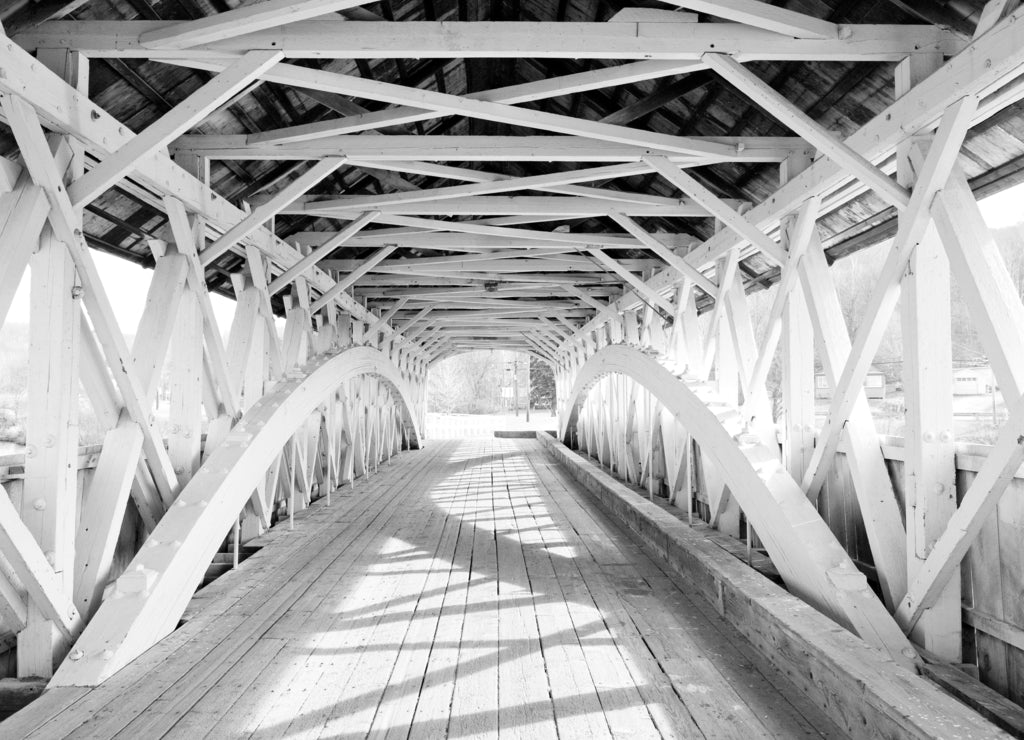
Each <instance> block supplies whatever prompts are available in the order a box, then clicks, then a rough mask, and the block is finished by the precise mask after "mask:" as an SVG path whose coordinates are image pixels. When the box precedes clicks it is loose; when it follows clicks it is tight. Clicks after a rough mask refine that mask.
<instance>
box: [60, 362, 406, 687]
mask: <svg viewBox="0 0 1024 740" xmlns="http://www.w3.org/2000/svg"><path fill="white" fill-rule="evenodd" d="M362 375H372V376H376V377H377V378H379V379H381V380H382V381H384V383H385V384H386V385H387V386H388V387H389V388H390V390H391V392H392V394H394V396H395V397H396V399H397V400H398V401H399V406H400V408H401V412H402V416H403V424H404V426H405V433H406V438H407V439H408V440H409V444H410V447H412V448H418V447H419V446H420V440H421V437H420V430H419V424H418V423H417V420H416V415H415V410H414V409H415V407H414V406H413V404H412V402H411V399H412V398H413V396H412V394H411V389H410V388H409V387H408V386H407V384H406V381H405V380H404V379H403V377H402V373H401V371H400V370H399V369H398V368H397V367H396V366H395V365H394V364H393V363H392V362H391V360H390V359H389V358H388V356H387V355H385V354H384V353H382V352H380V351H379V350H376V349H372V348H370V347H364V346H354V347H349V348H347V349H343V350H341V351H339V352H336V353H334V354H328V355H326V356H321V357H319V358H318V359H317V360H315V361H314V362H310V363H309V364H308V365H306V366H305V367H303V368H301V369H298V370H296V371H293V372H292V373H289V375H288V377H286V378H285V379H283V380H282V381H281V382H279V383H278V384H277V385H276V386H274V388H273V389H272V390H271V391H270V392H269V393H267V394H266V395H265V396H264V397H263V398H262V399H260V400H259V401H258V402H257V403H256V404H255V405H254V406H253V407H252V408H251V409H250V410H249V411H248V412H247V413H246V414H245V415H244V416H243V417H242V419H241V420H240V421H239V422H238V424H236V425H235V427H234V428H233V429H232V430H231V432H230V433H229V434H228V436H227V438H226V439H225V440H224V442H222V443H221V444H220V446H218V447H217V449H216V450H215V451H213V453H212V454H211V455H210V456H209V457H208V458H207V459H206V461H205V462H204V463H203V465H202V467H200V469H199V471H198V472H197V473H196V474H195V476H194V477H193V478H192V479H191V481H189V483H188V485H187V486H185V488H184V489H183V490H182V492H181V494H180V495H179V496H178V498H177V500H176V501H175V503H174V505H173V506H172V507H171V508H170V509H169V510H168V511H167V513H166V514H165V515H164V517H163V518H162V519H161V520H160V523H159V524H158V525H157V527H156V529H154V530H153V533H152V534H151V535H150V537H149V539H148V540H147V541H146V544H145V545H144V546H143V548H142V549H141V550H140V551H139V552H138V554H137V555H136V556H135V558H134V559H133V560H132V562H131V564H130V565H129V566H128V569H127V570H126V571H125V573H124V575H122V576H121V577H120V578H118V579H117V582H116V585H115V586H114V589H113V590H112V592H111V593H110V595H109V596H108V598H107V599H106V600H105V601H104V602H103V604H102V605H101V606H100V608H99V610H98V611H97V613H96V615H95V617H94V618H93V619H92V621H91V622H90V623H89V625H88V626H87V627H86V629H85V631H84V632H83V633H82V636H81V637H80V638H79V640H78V642H77V643H76V645H75V647H74V649H73V650H72V651H71V653H69V655H68V657H67V658H66V659H65V660H64V662H63V664H62V665H61V667H60V668H59V669H58V671H57V672H56V673H55V674H54V677H53V680H52V681H51V683H50V685H51V686H95V685H98V684H99V683H101V682H102V681H104V680H105V679H107V678H109V677H110V676H111V675H112V674H113V673H115V672H116V671H117V670H119V669H120V668H121V667H123V666H124V665H126V664H127V663H128V662H130V661H131V660H133V659H134V658H136V657H138V656H139V655H140V654H141V653H142V652H143V651H145V650H147V649H148V648H149V647H151V646H152V645H153V644H155V643H156V642H157V641H158V640H160V639H161V638H163V637H164V636H166V635H167V634H169V633H170V632H171V631H172V630H173V629H174V628H175V626H176V625H177V623H178V620H179V619H180V618H181V615H182V614H183V613H184V611H185V607H186V606H187V605H188V602H189V600H190V599H191V598H192V594H193V593H194V592H195V590H196V587H197V586H198V585H199V583H200V581H201V580H202V577H203V573H204V571H205V569H206V567H207V565H208V564H209V563H210V560H211V558H212V557H213V555H214V553H215V552H216V550H217V546H218V545H219V543H220V541H221V539H222V538H223V537H224V533H225V532H227V531H228V529H229V528H230V527H231V526H232V523H233V522H234V520H235V517H237V516H238V512H239V511H240V510H241V509H242V507H243V506H245V504H246V502H247V501H248V499H249V496H250V494H251V492H252V491H253V490H254V489H255V488H256V487H257V485H259V483H260V480H261V479H262V477H263V476H264V475H265V474H266V472H267V470H268V469H269V467H270V465H271V462H272V460H273V459H274V457H275V455H276V454H277V453H278V452H279V451H280V450H281V449H282V447H283V446H284V445H285V444H286V443H287V442H288V440H289V439H290V438H291V436H292V434H294V433H295V431H296V430H297V429H298V428H299V427H300V426H301V425H302V424H304V423H305V422H306V420H307V419H308V418H309V416H310V415H311V414H312V413H313V412H314V411H315V410H316V409H317V408H318V407H319V406H320V405H321V404H323V403H324V402H325V401H326V400H327V399H329V398H330V395H331V394H332V393H334V392H335V391H336V389H337V388H338V387H339V386H340V385H341V384H342V383H344V382H345V381H347V380H350V379H352V378H356V377H359V376H362Z"/></svg>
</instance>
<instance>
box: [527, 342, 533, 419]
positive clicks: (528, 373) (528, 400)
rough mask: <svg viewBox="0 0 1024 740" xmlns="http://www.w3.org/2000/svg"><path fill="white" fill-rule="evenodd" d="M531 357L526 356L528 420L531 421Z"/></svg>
mask: <svg viewBox="0 0 1024 740" xmlns="http://www.w3.org/2000/svg"><path fill="white" fill-rule="evenodd" d="M531 359H532V358H531V357H530V356H529V355H527V356H526V421H527V423H529V421H530V361H531Z"/></svg>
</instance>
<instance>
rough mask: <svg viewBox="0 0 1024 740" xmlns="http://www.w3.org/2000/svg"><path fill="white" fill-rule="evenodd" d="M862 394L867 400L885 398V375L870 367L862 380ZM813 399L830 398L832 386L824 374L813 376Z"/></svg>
mask: <svg viewBox="0 0 1024 740" xmlns="http://www.w3.org/2000/svg"><path fill="white" fill-rule="evenodd" d="M864 393H865V394H866V395H867V397H868V398H885V373H883V372H882V371H881V370H879V369H878V368H877V367H875V366H874V365H872V366H871V367H870V369H869V370H868V374H867V377H865V378H864ZM814 397H815V398H832V386H831V385H829V383H828V378H826V377H825V373H817V374H816V375H815V376H814Z"/></svg>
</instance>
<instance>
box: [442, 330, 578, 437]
mask: <svg viewBox="0 0 1024 740" xmlns="http://www.w3.org/2000/svg"><path fill="white" fill-rule="evenodd" d="M476 344H477V343H476V342H474V343H473V345H476ZM470 346H472V345H470ZM556 406H557V398H556V389H555V377H554V372H553V371H552V368H551V364H550V362H549V361H548V360H544V359H538V357H536V356H535V355H531V354H529V353H527V352H518V351H514V350H507V349H469V348H467V349H464V350H461V351H452V352H451V353H448V354H446V355H445V356H442V358H441V359H439V360H438V361H436V362H435V363H434V364H433V365H431V368H430V372H429V373H428V374H427V415H426V424H425V427H424V428H425V433H426V435H427V436H428V437H430V438H433V439H468V438H476V437H489V436H493V435H498V436H503V435H523V436H527V437H529V436H531V434H532V433H533V432H550V433H555V431H556V430H557V426H558V419H557V408H556Z"/></svg>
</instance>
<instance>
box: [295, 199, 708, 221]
mask: <svg viewBox="0 0 1024 740" xmlns="http://www.w3.org/2000/svg"><path fill="white" fill-rule="evenodd" d="M375 200H376V198H374V197H368V198H363V197H359V196H350V197H347V198H332V199H331V200H310V199H305V200H301V201H298V202H295V203H293V204H292V205H290V206H285V207H284V208H282V209H281V210H280V211H278V213H281V214H285V215H308V216H327V217H331V216H334V217H342V218H344V217H351V216H353V215H355V214H358V213H362V212H364V211H366V210H367V209H373V210H376V211H379V212H380V213H382V214H399V215H401V214H415V215H420V216H547V217H550V218H553V219H559V218H596V217H598V216H610V215H612V214H613V213H624V214H627V215H630V216H662V217H671V218H708V217H709V216H710V215H711V214H710V213H709V212H708V210H707V209H706V208H705V207H704V206H702V205H700V204H699V203H696V202H694V201H693V200H692V199H690V198H679V199H676V200H674V201H672V202H669V203H665V204H642V205H641V204H636V203H621V204H616V203H614V202H613V201H611V200H598V199H596V198H576V197H568V196H558V195H555V196H545V195H536V196H533V195H478V196H467V197H464V198H450V199H447V200H438V201H424V200H419V201H415V202H412V203H408V204H406V203H393V204H386V205H379V206H377V205H369V206H367V205H363V203H364V202H368V203H373V202H374V201H375ZM381 200H385V201H386V200H388V198H386V197H385V198H381ZM668 200H670V201H671V200H672V199H668ZM349 202H351V205H350V204H349Z"/></svg>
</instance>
